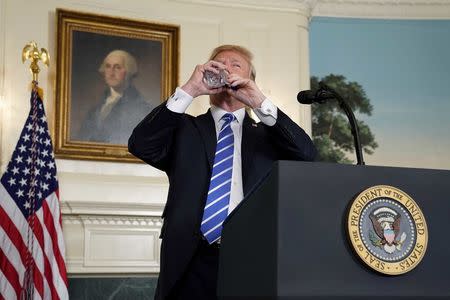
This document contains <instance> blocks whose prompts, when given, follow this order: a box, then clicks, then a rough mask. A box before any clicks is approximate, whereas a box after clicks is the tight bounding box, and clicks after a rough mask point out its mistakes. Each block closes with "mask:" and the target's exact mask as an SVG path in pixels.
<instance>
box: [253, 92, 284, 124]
mask: <svg viewBox="0 0 450 300" xmlns="http://www.w3.org/2000/svg"><path fill="white" fill-rule="evenodd" d="M253 112H254V113H255V114H256V115H257V116H258V118H259V119H260V120H261V122H263V123H264V124H266V125H267V126H273V125H275V123H276V122H277V116H278V108H277V107H276V106H275V104H273V103H272V101H270V100H269V98H266V99H265V100H264V101H263V102H262V103H261V108H254V109H253Z"/></svg>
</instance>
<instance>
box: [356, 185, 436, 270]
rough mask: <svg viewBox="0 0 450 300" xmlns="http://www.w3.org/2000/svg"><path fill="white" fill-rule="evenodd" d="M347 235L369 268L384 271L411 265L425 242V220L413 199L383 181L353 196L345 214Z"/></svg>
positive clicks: (426, 237)
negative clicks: (347, 212)
mask: <svg viewBox="0 0 450 300" xmlns="http://www.w3.org/2000/svg"><path fill="white" fill-rule="evenodd" d="M348 235H349V239H350V241H351V244H352V246H353V249H354V250H355V252H356V253H357V255H358V256H359V257H360V258H361V259H362V260H363V261H364V262H365V263H366V264H367V265H368V266H369V267H370V268H372V269H374V270H376V271H378V272H380V273H383V274H388V275H400V274H403V273H406V272H409V271H411V270H412V269H414V268H415V267H416V266H417V265H418V264H419V263H420V261H421V260H422V258H423V256H424V255H425V251H426V249H427V242H428V230H427V224H426V222H425V217H424V215H423V213H422V211H421V209H420V208H419V206H418V205H417V203H416V202H415V201H414V200H413V199H412V198H411V197H410V196H409V195H408V194H406V193H405V192H403V191H401V190H399V189H397V188H395V187H391V186H386V185H378V186H373V187H370V188H368V189H366V190H364V191H362V192H361V193H360V194H359V195H358V196H356V198H355V199H354V200H353V203H352V205H351V207H350V211H349V214H348Z"/></svg>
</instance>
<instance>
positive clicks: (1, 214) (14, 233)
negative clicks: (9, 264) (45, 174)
mask: <svg viewBox="0 0 450 300" xmlns="http://www.w3.org/2000/svg"><path fill="white" fill-rule="evenodd" d="M2 187H3V186H1V185H0V189H1V188H2ZM0 195H1V192H0ZM4 203H5V202H2V204H4ZM0 226H1V227H2V228H8V231H9V232H6V234H7V235H8V237H9V239H10V241H11V242H12V244H13V245H14V247H15V248H16V249H17V251H18V252H19V254H20V259H21V262H22V266H23V267H25V265H26V259H27V254H28V253H29V251H28V249H27V246H26V245H25V243H24V242H23V239H22V238H21V233H20V232H19V231H18V230H17V228H16V227H15V226H14V222H13V221H12V220H11V219H10V217H9V215H8V214H7V212H6V211H5V210H4V209H3V207H2V206H1V205H0ZM33 268H34V270H35V272H34V274H33V275H34V276H33V277H34V285H35V286H36V289H37V291H38V292H39V294H40V295H43V293H44V289H43V278H42V274H41V271H40V270H39V267H38V266H37V265H36V261H35V260H33ZM36 270H37V272H36Z"/></svg>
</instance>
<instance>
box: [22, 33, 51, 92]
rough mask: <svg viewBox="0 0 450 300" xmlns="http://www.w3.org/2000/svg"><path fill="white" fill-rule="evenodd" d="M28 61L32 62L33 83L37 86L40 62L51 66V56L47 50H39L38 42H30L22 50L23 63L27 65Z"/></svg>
mask: <svg viewBox="0 0 450 300" xmlns="http://www.w3.org/2000/svg"><path fill="white" fill-rule="evenodd" d="M26 60H31V64H30V71H31V73H32V74H33V83H34V84H36V83H37V81H38V75H39V71H40V69H39V65H38V62H39V61H40V60H41V61H42V62H43V63H44V64H45V65H47V67H48V66H50V55H49V54H48V51H47V49H45V48H41V50H40V51H39V48H38V46H37V44H36V42H33V41H32V42H29V43H28V44H26V45H25V47H23V50H22V62H23V63H25V61H26Z"/></svg>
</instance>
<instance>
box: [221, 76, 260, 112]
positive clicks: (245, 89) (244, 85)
mask: <svg viewBox="0 0 450 300" xmlns="http://www.w3.org/2000/svg"><path fill="white" fill-rule="evenodd" d="M228 83H229V87H228V89H227V90H226V91H227V93H228V94H229V95H230V96H233V97H234V98H235V99H237V100H238V101H240V102H242V103H244V104H245V105H247V106H250V107H251V108H258V107H261V103H262V102H263V101H264V100H265V99H266V96H264V94H263V93H262V92H261V90H260V89H259V88H258V86H257V85H256V83H255V82H254V81H253V80H251V79H249V78H242V77H240V76H239V75H237V74H230V75H229V76H228Z"/></svg>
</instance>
